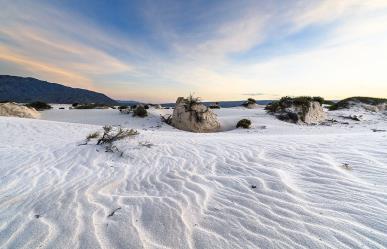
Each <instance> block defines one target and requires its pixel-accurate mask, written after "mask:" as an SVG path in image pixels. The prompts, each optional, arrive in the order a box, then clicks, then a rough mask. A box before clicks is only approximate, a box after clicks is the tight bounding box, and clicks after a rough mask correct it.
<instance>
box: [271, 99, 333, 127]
mask: <svg viewBox="0 0 387 249" xmlns="http://www.w3.org/2000/svg"><path fill="white" fill-rule="evenodd" d="M274 115H275V116H276V117H277V118H278V119H280V120H283V121H288V122H293V123H298V124H318V123H321V122H323V121H324V120H325V119H326V118H327V114H326V113H325V112H324V109H323V108H322V106H321V105H320V103H319V102H317V101H311V102H310V103H309V107H308V108H305V107H304V106H302V105H295V104H292V105H291V106H290V107H288V108H285V109H281V110H280V111H278V112H276V113H274Z"/></svg>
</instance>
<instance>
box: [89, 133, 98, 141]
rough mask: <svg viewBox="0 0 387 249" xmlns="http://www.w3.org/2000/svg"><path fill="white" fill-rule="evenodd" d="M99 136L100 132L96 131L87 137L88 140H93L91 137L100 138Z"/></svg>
mask: <svg viewBox="0 0 387 249" xmlns="http://www.w3.org/2000/svg"><path fill="white" fill-rule="evenodd" d="M98 137H99V132H98V131H96V132H93V133H90V134H89V135H87V136H86V139H87V140H91V139H95V138H98Z"/></svg>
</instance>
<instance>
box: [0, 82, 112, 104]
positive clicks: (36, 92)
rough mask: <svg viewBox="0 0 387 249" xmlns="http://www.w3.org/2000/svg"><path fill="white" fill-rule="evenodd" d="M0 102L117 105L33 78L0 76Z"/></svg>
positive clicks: (99, 95) (99, 96)
mask: <svg viewBox="0 0 387 249" xmlns="http://www.w3.org/2000/svg"><path fill="white" fill-rule="evenodd" d="M0 101H13V102H19V103H29V102H34V101H43V102H47V103H57V104H72V103H98V104H106V105H117V102H116V101H115V100H113V99H111V98H109V97H108V96H106V95H104V94H102V93H98V92H93V91H89V90H86V89H80V88H72V87H67V86H64V85H61V84H57V83H50V82H47V81H42V80H38V79H34V78H30V77H28V78H24V77H18V76H10V75H0Z"/></svg>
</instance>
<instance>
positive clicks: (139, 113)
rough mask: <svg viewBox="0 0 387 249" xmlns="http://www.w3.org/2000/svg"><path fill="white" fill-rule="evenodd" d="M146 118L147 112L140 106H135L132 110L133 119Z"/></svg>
mask: <svg viewBox="0 0 387 249" xmlns="http://www.w3.org/2000/svg"><path fill="white" fill-rule="evenodd" d="M146 116H148V111H147V110H146V109H145V107H144V106H142V105H139V106H137V108H136V109H134V110H133V117H140V118H143V117H146Z"/></svg>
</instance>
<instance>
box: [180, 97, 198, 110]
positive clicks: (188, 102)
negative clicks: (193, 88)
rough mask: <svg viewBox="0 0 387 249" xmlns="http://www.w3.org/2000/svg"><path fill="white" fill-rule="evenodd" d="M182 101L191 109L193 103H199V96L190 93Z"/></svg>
mask: <svg viewBox="0 0 387 249" xmlns="http://www.w3.org/2000/svg"><path fill="white" fill-rule="evenodd" d="M184 101H185V104H186V107H187V109H188V110H191V108H192V106H193V105H196V104H200V103H201V101H200V98H199V97H195V96H194V95H193V94H190V95H189V96H188V97H187V98H186V99H184Z"/></svg>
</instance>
